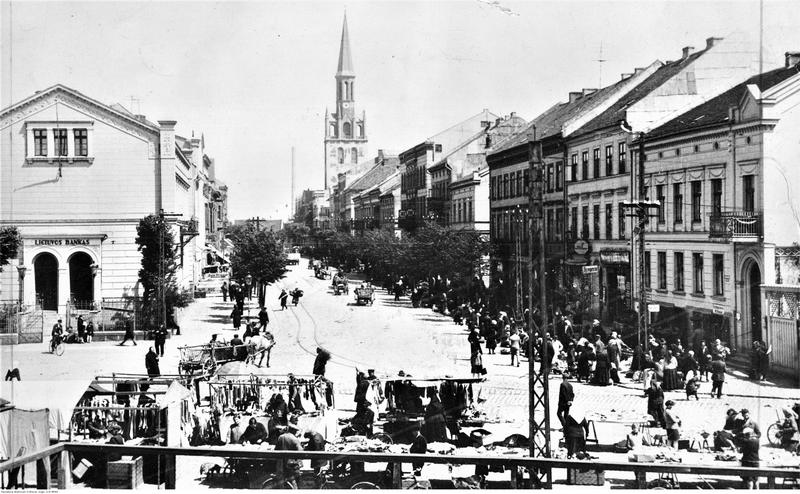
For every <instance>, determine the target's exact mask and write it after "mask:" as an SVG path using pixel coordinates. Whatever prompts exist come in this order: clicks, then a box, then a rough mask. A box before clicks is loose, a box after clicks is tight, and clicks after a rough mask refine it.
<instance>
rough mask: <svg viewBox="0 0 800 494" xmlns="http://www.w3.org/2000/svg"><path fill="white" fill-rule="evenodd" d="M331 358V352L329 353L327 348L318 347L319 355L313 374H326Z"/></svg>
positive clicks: (315, 360)
mask: <svg viewBox="0 0 800 494" xmlns="http://www.w3.org/2000/svg"><path fill="white" fill-rule="evenodd" d="M330 359H331V354H330V353H328V351H327V350H325V349H323V348H320V347H317V357H316V358H315V359H314V370H313V371H312V374H314V375H315V376H324V375H325V366H326V365H327V364H328V361H329V360H330Z"/></svg>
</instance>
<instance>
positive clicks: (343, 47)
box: [336, 12, 356, 76]
mask: <svg viewBox="0 0 800 494" xmlns="http://www.w3.org/2000/svg"><path fill="white" fill-rule="evenodd" d="M336 75H344V76H355V75H356V74H355V72H354V71H353V59H352V57H351V56H350V35H349V34H348V32H347V12H345V13H344V22H343V23H342V42H341V44H340V45H339V67H338V69H337V70H336Z"/></svg>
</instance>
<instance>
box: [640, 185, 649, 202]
mask: <svg viewBox="0 0 800 494" xmlns="http://www.w3.org/2000/svg"><path fill="white" fill-rule="evenodd" d="M642 190H644V198H645V199H647V200H648V201H649V200H650V187H648V186H646V185H645V187H644V189H642Z"/></svg>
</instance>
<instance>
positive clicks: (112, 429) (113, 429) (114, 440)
mask: <svg viewBox="0 0 800 494" xmlns="http://www.w3.org/2000/svg"><path fill="white" fill-rule="evenodd" d="M108 433H109V434H110V435H111V437H110V438H109V439H108V441H106V444H125V438H124V437H122V427H120V425H119V424H118V423H117V422H111V423H110V424H108ZM121 458H122V455H121V454H119V453H109V454H108V461H119V460H120V459H121Z"/></svg>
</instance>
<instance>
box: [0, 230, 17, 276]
mask: <svg viewBox="0 0 800 494" xmlns="http://www.w3.org/2000/svg"><path fill="white" fill-rule="evenodd" d="M19 243H20V240H19V230H17V227H15V226H5V227H3V228H0V270H2V269H3V266H5V265H6V264H8V261H9V260H10V259H14V258H15V257H17V253H18V251H19Z"/></svg>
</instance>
